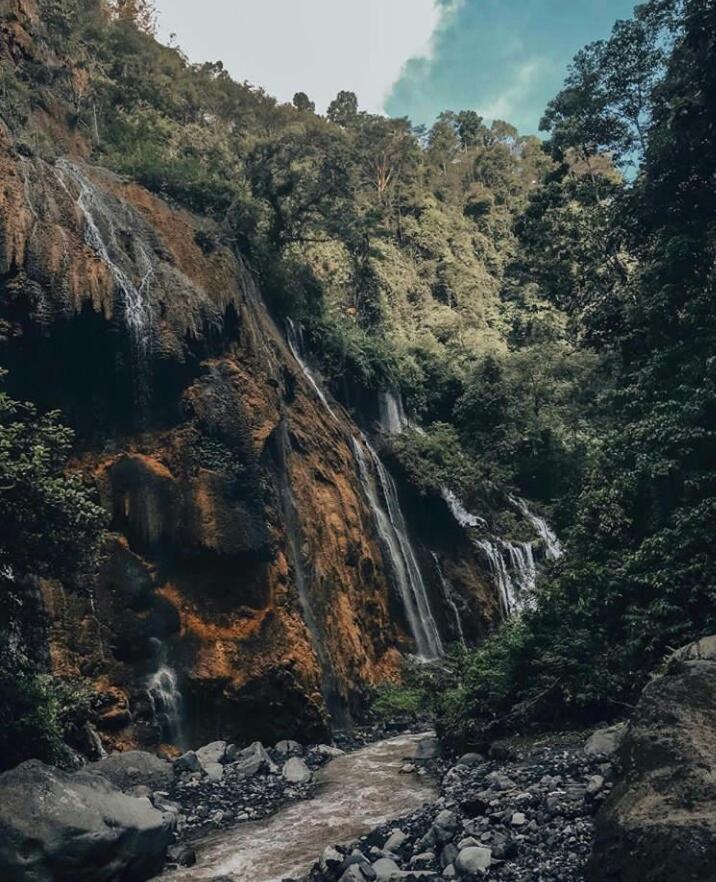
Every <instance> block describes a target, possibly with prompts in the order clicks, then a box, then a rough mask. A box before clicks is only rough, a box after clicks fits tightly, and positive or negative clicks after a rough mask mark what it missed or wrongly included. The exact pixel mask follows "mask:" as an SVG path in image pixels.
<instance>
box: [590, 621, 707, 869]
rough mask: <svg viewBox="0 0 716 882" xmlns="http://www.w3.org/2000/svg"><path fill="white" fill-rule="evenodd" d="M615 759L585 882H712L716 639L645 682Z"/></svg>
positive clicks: (681, 654) (679, 657)
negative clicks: (614, 771) (611, 784)
mask: <svg viewBox="0 0 716 882" xmlns="http://www.w3.org/2000/svg"><path fill="white" fill-rule="evenodd" d="M617 764H618V778H617V785H616V786H615V788H614V790H613V792H612V795H611V797H610V799H609V800H608V802H607V803H606V805H605V806H604V808H603V810H602V811H601V813H600V814H599V815H598V817H597V828H596V839H595V845H594V852H593V855H592V859H591V861H590V865H589V871H588V878H589V879H590V880H591V882H696V880H698V882H716V637H707V638H704V639H703V640H700V641H697V642H696V643H692V644H690V645H689V646H687V647H685V648H683V649H681V650H679V651H678V652H676V653H674V655H673V656H671V658H670V659H669V661H668V663H667V665H666V668H665V671H664V673H663V674H662V675H661V676H659V677H657V678H655V679H654V680H652V682H651V683H649V685H648V686H647V687H646V689H645V690H644V692H643V693H642V696H641V698H640V700H639V703H638V705H637V708H636V710H635V711H634V715H633V717H632V720H631V723H630V725H629V728H628V730H627V732H626V734H625V736H624V740H623V742H622V744H621V746H620V748H619V752H618V754H617Z"/></svg>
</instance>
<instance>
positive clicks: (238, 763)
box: [232, 741, 278, 778]
mask: <svg viewBox="0 0 716 882" xmlns="http://www.w3.org/2000/svg"><path fill="white" fill-rule="evenodd" d="M232 768H233V769H234V771H235V772H236V774H237V775H238V776H239V777H240V778H252V777H253V776H254V775H257V774H258V773H259V772H277V771H278V768H277V766H276V763H274V761H273V760H272V759H271V757H270V756H269V755H268V753H267V752H266V750H265V749H264V746H263V744H262V743H261V742H260V741H254V743H253V744H250V745H249V746H248V747H245V748H244V749H243V750H240V751H239V752H238V753H237V754H235V759H234V760H233V762H232Z"/></svg>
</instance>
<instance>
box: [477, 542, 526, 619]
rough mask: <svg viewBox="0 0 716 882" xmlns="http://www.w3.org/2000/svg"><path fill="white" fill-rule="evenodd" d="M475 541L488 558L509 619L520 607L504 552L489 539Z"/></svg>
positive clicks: (501, 602)
mask: <svg viewBox="0 0 716 882" xmlns="http://www.w3.org/2000/svg"><path fill="white" fill-rule="evenodd" d="M473 541H474V543H475V545H476V546H477V548H480V549H481V550H482V551H483V552H484V554H485V557H486V558H487V563H488V566H489V568H490V573H491V574H492V578H493V579H494V582H495V586H496V587H497V593H498V596H499V598H500V607H501V609H502V614H503V615H504V617H505V618H506V619H507V618H509V617H510V616H511V615H513V614H514V613H515V612H516V611H517V610H518V608H519V607H518V604H517V599H516V597H515V589H514V586H513V584H512V579H511V578H510V574H509V572H508V570H507V565H506V564H505V559H504V558H503V556H502V552H501V551H500V549H499V548H498V546H497V544H496V543H495V542H491V541H490V540H489V539H475V540H473Z"/></svg>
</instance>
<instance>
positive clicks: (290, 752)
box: [275, 740, 304, 758]
mask: <svg viewBox="0 0 716 882" xmlns="http://www.w3.org/2000/svg"><path fill="white" fill-rule="evenodd" d="M275 750H276V753H277V754H278V755H279V756H282V757H287V758H288V757H290V756H303V752H304V751H303V745H302V744H299V743H298V741H290V740H285V741H279V742H278V744H277V745H276V748H275Z"/></svg>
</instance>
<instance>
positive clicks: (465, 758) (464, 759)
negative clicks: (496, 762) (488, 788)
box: [457, 753, 485, 766]
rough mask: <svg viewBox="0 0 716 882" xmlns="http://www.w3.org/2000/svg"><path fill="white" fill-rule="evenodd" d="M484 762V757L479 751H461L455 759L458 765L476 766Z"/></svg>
mask: <svg viewBox="0 0 716 882" xmlns="http://www.w3.org/2000/svg"><path fill="white" fill-rule="evenodd" d="M484 762H485V757H484V756H483V755H482V754H481V753H463V755H462V756H461V757H460V759H459V760H458V761H457V764H458V765H459V766H477V765H479V764H480V763H484Z"/></svg>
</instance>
